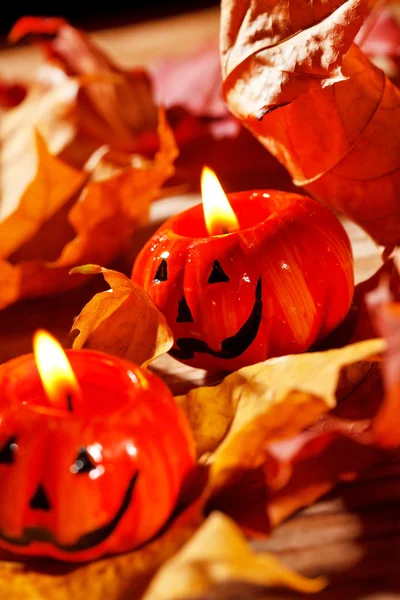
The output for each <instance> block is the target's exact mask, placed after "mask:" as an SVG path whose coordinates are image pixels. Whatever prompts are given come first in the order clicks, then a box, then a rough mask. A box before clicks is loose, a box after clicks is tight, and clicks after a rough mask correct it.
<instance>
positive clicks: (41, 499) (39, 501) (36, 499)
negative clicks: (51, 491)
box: [29, 483, 51, 510]
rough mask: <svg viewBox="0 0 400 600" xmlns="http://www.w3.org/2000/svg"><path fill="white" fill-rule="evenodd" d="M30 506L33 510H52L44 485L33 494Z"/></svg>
mask: <svg viewBox="0 0 400 600" xmlns="http://www.w3.org/2000/svg"><path fill="white" fill-rule="evenodd" d="M29 506H30V507H31V509H32V510H50V509H51V504H50V501H49V499H48V497H47V494H46V490H45V489H44V486H43V484H42V483H39V485H38V486H37V488H36V492H35V493H34V494H33V496H32V498H31V501H30V503H29Z"/></svg>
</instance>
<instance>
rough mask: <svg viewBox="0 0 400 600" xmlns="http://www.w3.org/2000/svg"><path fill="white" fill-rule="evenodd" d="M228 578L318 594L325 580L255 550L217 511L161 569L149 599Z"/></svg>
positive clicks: (161, 599) (190, 592) (189, 592)
mask: <svg viewBox="0 0 400 600" xmlns="http://www.w3.org/2000/svg"><path fill="white" fill-rule="evenodd" d="M228 580H238V581H246V582H248V583H253V584H258V585H264V586H270V587H271V586H284V587H288V588H290V589H293V590H298V591H301V592H308V593H312V592H318V591H320V590H321V589H322V588H323V587H325V585H326V581H325V580H324V579H323V578H318V579H308V578H306V577H303V576H302V575H299V574H297V573H295V572H294V571H292V570H290V569H288V568H287V567H285V566H283V565H282V564H281V563H280V562H279V561H278V559H277V558H275V557H274V556H273V555H272V554H268V553H265V552H264V553H259V554H256V553H255V552H254V551H253V550H251V548H250V546H249V545H248V543H247V541H246V538H245V537H244V535H243V533H242V532H241V531H240V529H239V527H238V526H237V525H236V524H235V523H234V522H233V521H232V520H231V519H229V518H228V517H226V516H225V515H222V514H221V513H218V512H215V513H212V514H211V515H210V516H209V517H208V519H207V520H206V521H205V522H204V523H203V525H202V526H201V528H200V529H199V530H198V531H197V532H196V533H195V534H194V536H193V537H192V538H191V539H190V540H189V541H188V542H187V543H186V544H185V546H184V547H183V548H182V549H181V550H180V551H179V552H178V553H177V554H176V555H175V556H174V557H173V558H172V559H170V560H169V561H168V562H167V563H166V564H165V565H164V566H163V567H161V569H160V570H159V571H158V573H157V575H156V576H155V578H154V580H153V581H152V583H151V585H150V587H149V589H148V590H147V592H146V594H145V596H144V600H170V599H171V598H174V599H176V600H179V599H184V598H188V597H189V596H194V595H196V594H202V593H205V592H207V591H209V590H210V589H212V588H213V587H214V586H216V585H218V584H220V583H223V582H225V581H228Z"/></svg>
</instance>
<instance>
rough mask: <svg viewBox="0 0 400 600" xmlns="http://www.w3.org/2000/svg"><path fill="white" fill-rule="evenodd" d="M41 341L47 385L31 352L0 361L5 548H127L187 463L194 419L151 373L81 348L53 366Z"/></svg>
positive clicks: (174, 490) (161, 512)
mask: <svg viewBox="0 0 400 600" xmlns="http://www.w3.org/2000/svg"><path fill="white" fill-rule="evenodd" d="M43 335H48V334H43ZM47 346H48V347H49V348H48V350H49V351H50V352H51V354H52V356H50V355H49V354H46V355H43V354H42V355H41V356H38V357H37V360H38V361H39V363H40V366H39V370H40V374H41V376H43V378H45V377H46V378H47V380H46V381H45V380H43V382H42V380H41V376H40V375H39V371H38V367H37V365H36V362H35V358H34V356H33V355H32V354H30V355H25V356H22V357H19V358H16V359H14V360H11V361H9V362H8V363H6V364H4V365H3V366H2V367H1V369H0V386H1V396H0V487H1V500H0V546H1V547H3V548H5V549H7V550H9V551H12V552H14V553H18V554H21V555H39V556H50V557H54V558H58V559H62V560H66V561H74V562H75V561H86V560H91V559H94V558H98V557H99V556H102V555H105V554H114V553H118V552H123V551H126V550H130V549H131V548H133V547H135V546H137V545H138V544H141V543H143V542H145V541H146V540H148V539H149V538H150V537H151V536H153V535H154V534H155V533H156V532H157V531H158V530H159V529H160V527H161V526H162V525H163V524H164V523H165V521H166V520H167V518H168V517H169V516H170V514H171V512H172V510H173V508H174V506H175V504H176V501H177V498H178V495H179V492H180V490H181V487H182V484H183V482H184V480H185V478H186V477H187V476H188V474H189V473H190V471H191V469H192V468H193V465H194V442H193V439H192V435H191V431H190V429H189V425H188V424H187V422H186V419H185V417H184V415H183V414H182V413H181V412H180V410H179V409H178V407H177V405H176V403H175V401H174V399H173V397H172V396H171V393H170V392H169V390H168V388H167V387H166V386H165V384H164V383H163V382H162V381H161V380H160V379H159V378H158V377H156V376H155V375H154V374H152V373H150V372H148V371H146V370H144V369H142V368H140V367H138V366H136V365H134V364H131V363H129V362H127V361H124V360H121V359H119V358H116V357H112V356H108V355H106V354H102V353H100V352H94V351H86V350H83V351H73V350H67V351H66V357H65V356H64V359H63V360H61V364H60V362H59V361H57V360H53V358H55V359H57V356H56V354H57V353H58V354H62V353H63V351H62V349H61V348H57V343H56V342H55V341H54V340H51V339H50V340H48V339H47V340H46V339H44V342H43V339H42V343H40V342H39V343H37V344H36V349H37V352H38V354H39V353H41V352H43V351H46V347H47ZM51 348H53V350H51ZM62 362H64V368H63V365H62ZM47 363H48V364H47ZM50 363H51V364H50ZM65 363H66V364H65ZM49 364H50V367H51V368H48V367H49ZM49 381H50V383H49ZM45 390H46V391H45Z"/></svg>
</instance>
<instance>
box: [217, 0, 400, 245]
mask: <svg viewBox="0 0 400 600" xmlns="http://www.w3.org/2000/svg"><path fill="white" fill-rule="evenodd" d="M366 8H367V2H366V1H365V0H347V1H343V0H342V1H340V0H331V1H329V2H313V3H312V5H311V4H310V3H309V2H294V1H291V2H286V1H283V0H280V1H279V2H273V3H272V2H268V3H265V2H263V1H262V0H223V2H222V14H221V20H222V22H221V40H222V41H221V51H222V70H223V78H224V83H223V93H224V97H225V99H226V101H227V103H228V106H229V108H230V109H231V111H232V112H233V113H234V114H235V115H236V116H238V117H239V118H240V119H241V121H242V123H243V124H244V125H245V126H246V127H248V128H249V129H250V130H251V131H252V132H253V133H254V135H255V136H256V137H257V139H259V141H261V143H262V144H263V145H264V146H266V147H267V149H268V150H269V151H270V152H271V153H272V154H274V155H275V156H276V157H277V158H278V160H279V161H280V162H281V163H282V164H283V165H284V166H285V167H286V168H287V169H288V171H289V172H290V174H291V176H292V178H293V182H294V183H295V184H296V185H300V186H304V187H306V189H307V190H308V191H309V192H310V193H311V194H312V195H313V196H315V197H316V198H317V199H319V200H321V201H322V202H324V203H325V204H328V205H329V206H331V207H333V208H334V209H336V210H339V211H340V212H342V213H344V214H346V215H347V216H348V217H350V218H351V219H353V220H354V221H356V222H357V223H359V224H360V225H361V226H362V227H364V229H366V231H368V232H369V233H370V234H371V235H372V236H373V237H374V238H375V240H377V241H378V242H380V243H382V244H391V243H396V242H397V241H399V239H400V210H399V189H400V126H399V123H400V92H399V90H398V89H397V88H396V87H395V86H394V85H393V84H392V83H391V82H390V81H389V79H388V78H387V77H386V76H385V75H384V74H383V72H382V71H380V70H379V69H378V68H376V67H374V66H373V65H372V63H371V62H370V61H369V60H368V59H367V58H366V57H365V56H364V55H363V54H362V52H361V51H360V50H359V49H358V48H357V46H355V45H354V44H352V41H353V39H354V37H355V34H356V33H357V30H358V29H359V27H360V25H361V24H362V21H363V18H364V15H365V12H366ZM275 109H277V110H275Z"/></svg>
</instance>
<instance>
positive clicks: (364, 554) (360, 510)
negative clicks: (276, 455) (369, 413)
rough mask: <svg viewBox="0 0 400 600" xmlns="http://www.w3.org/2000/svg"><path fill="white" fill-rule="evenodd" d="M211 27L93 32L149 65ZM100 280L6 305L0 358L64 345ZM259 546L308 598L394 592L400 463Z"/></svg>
mask: <svg viewBox="0 0 400 600" xmlns="http://www.w3.org/2000/svg"><path fill="white" fill-rule="evenodd" d="M217 33H218V12H217V11H216V10H206V11H202V12H200V13H197V14H196V13H195V14H190V15H182V16H179V17H174V18H171V19H166V20H163V21H155V22H152V23H146V24H143V25H133V26H128V27H124V28H121V29H119V30H110V31H103V32H98V33H96V34H94V35H93V38H94V39H96V41H97V42H98V43H99V44H100V45H101V46H102V47H103V48H104V49H106V50H107V51H109V52H111V54H112V55H113V56H114V57H115V58H117V59H118V60H119V61H120V62H121V63H122V64H123V65H124V66H132V65H135V64H149V63H151V62H152V61H154V60H156V59H158V58H164V57H165V56H167V55H168V56H177V57H179V56H185V55H187V54H188V53H190V52H191V51H195V50H196V49H198V48H199V47H201V46H202V45H203V44H204V43H205V42H206V41H207V40H208V39H209V38H211V37H215V36H216V35H217ZM38 62H39V55H38V52H37V51H36V50H33V49H31V48H28V47H22V48H16V49H7V50H5V51H3V52H2V53H0V75H2V76H8V77H10V78H22V77H25V76H26V75H27V73H29V72H30V71H31V70H32V69H33V68H34V67H35V66H36V65H37V64H38ZM198 201H199V197H198V196H180V197H175V198H168V199H165V200H163V201H161V202H158V203H157V204H156V205H154V207H153V211H152V218H151V222H150V224H149V225H148V226H147V227H146V228H144V229H143V230H141V231H139V232H137V234H136V237H135V239H134V243H133V247H132V250H131V252H130V254H129V255H128V256H126V257H123V258H122V259H121V261H119V263H118V264H117V265H116V266H117V267H118V268H120V269H121V270H124V271H125V272H129V271H130V268H131V264H132V261H133V258H134V256H135V253H136V252H137V251H138V249H139V248H140V247H141V245H142V244H143V242H144V241H145V240H146V239H147V238H148V237H149V236H150V235H151V233H152V232H153V231H154V230H155V229H156V227H157V226H158V224H159V223H160V222H161V221H162V220H164V219H165V218H166V217H168V216H169V215H170V214H173V213H176V212H178V211H180V210H182V209H183V208H185V207H187V206H189V205H191V204H192V203H195V202H198ZM344 224H345V227H346V229H347V231H348V233H349V235H350V238H351V240H352V243H353V250H354V257H355V272H356V280H357V281H361V280H363V279H365V278H367V277H368V276H369V275H371V274H372V273H373V272H374V271H375V270H376V268H377V267H378V266H379V264H380V255H379V249H378V248H377V247H376V246H375V245H374V243H373V242H372V241H371V240H370V239H369V238H368V237H367V236H366V235H365V234H364V233H363V232H362V231H361V230H360V229H359V228H358V227H356V226H355V225H354V224H351V223H349V222H346V221H345V222H344ZM103 286H104V284H103V282H102V280H101V278H95V279H93V280H92V281H90V282H89V283H88V285H87V286H85V287H84V288H82V289H80V290H75V291H73V292H71V293H69V294H64V295H63V296H62V297H54V298H47V299H40V300H32V301H29V302H24V303H20V304H19V305H16V306H12V307H10V308H9V309H7V310H5V311H2V313H1V314H0V361H5V360H7V359H9V358H11V357H13V356H17V355H19V354H21V353H24V352H29V351H30V350H31V338H32V333H33V331H34V330H35V329H37V328H38V327H44V328H47V329H48V330H50V331H51V332H53V333H54V334H55V335H56V336H57V337H58V338H59V339H60V340H61V341H62V343H63V344H64V345H66V346H67V345H69V344H70V338H69V333H68V332H69V329H70V327H71V325H72V322H73V318H74V316H76V315H77V314H78V312H79V311H80V310H81V308H82V307H83V305H84V304H85V303H86V302H87V301H88V300H89V299H90V297H91V296H92V295H93V293H95V292H96V291H98V290H100V289H103ZM153 368H154V369H155V370H156V371H157V372H158V373H159V374H161V375H162V376H163V377H164V378H165V380H166V381H167V382H168V384H169V385H170V386H171V389H172V390H173V391H174V393H177V394H181V393H183V392H185V391H186V390H187V389H189V388H190V387H192V386H195V385H202V384H204V383H205V382H215V381H217V380H219V379H220V378H221V375H220V374H218V373H217V374H211V375H210V374H207V373H205V372H204V371H200V370H197V369H189V368H188V367H185V366H183V365H181V364H180V363H178V362H177V361H175V360H173V359H172V358H170V357H162V358H161V359H159V360H158V361H156V363H155V364H154V366H153ZM254 544H255V546H256V547H257V548H263V549H269V550H271V551H273V552H275V553H276V554H277V555H279V556H280V557H281V559H282V560H283V561H284V562H285V563H287V564H288V565H290V566H292V567H294V568H295V569H298V570H299V571H301V572H303V573H305V574H309V575H317V574H320V573H324V574H326V575H328V576H329V577H330V578H331V580H332V585H331V586H330V587H329V588H328V589H327V590H326V591H324V592H322V593H320V594H318V595H317V596H314V598H316V600H341V599H343V600H354V599H359V600H389V599H390V600H392V599H393V600H394V599H397V600H398V599H400V577H399V576H398V569H399V567H398V564H399V559H400V462H397V463H392V464H389V465H384V466H381V467H379V468H375V469H372V470H371V471H369V472H368V473H366V474H365V475H364V476H363V477H362V478H361V479H360V480H358V481H356V482H354V483H352V484H347V485H342V486H340V487H339V488H338V489H337V490H336V491H335V492H334V493H333V494H331V495H329V496H328V497H326V498H324V499H322V500H320V501H319V502H317V503H316V504H314V505H313V506H311V507H309V508H307V509H306V510H303V511H301V512H300V513H298V514H297V515H295V516H294V517H293V518H291V519H290V520H289V521H288V522H286V523H284V524H283V525H281V526H280V527H278V528H277V529H276V530H275V531H274V533H273V535H272V536H271V537H270V538H269V539H268V540H266V541H262V542H260V541H257V543H255V542H254ZM296 597H299V594H290V593H288V592H286V591H278V590H276V591H275V590H273V591H271V590H268V591H266V590H265V589H262V588H259V587H252V586H248V585H242V584H238V583H236V582H235V583H234V584H227V585H224V586H221V587H220V588H218V589H216V590H213V591H212V592H211V593H209V594H208V595H206V596H203V597H202V598H203V600H206V599H207V600H215V599H221V598H224V599H226V600H239V599H241V600H242V599H249V600H250V599H251V598H259V599H267V598H268V599H269V600H275V599H276V600H278V599H282V600H283V599H284V598H296Z"/></svg>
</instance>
